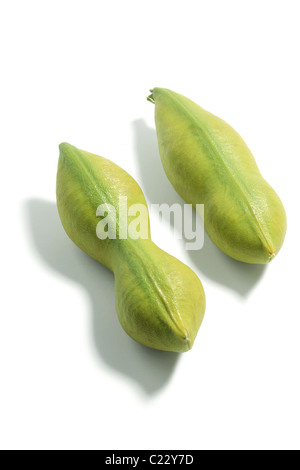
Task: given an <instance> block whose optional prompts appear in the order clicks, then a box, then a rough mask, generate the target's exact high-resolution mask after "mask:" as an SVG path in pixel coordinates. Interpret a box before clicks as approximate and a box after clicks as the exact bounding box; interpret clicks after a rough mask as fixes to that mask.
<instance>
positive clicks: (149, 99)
mask: <svg viewBox="0 0 300 470" xmlns="http://www.w3.org/2000/svg"><path fill="white" fill-rule="evenodd" d="M150 93H151V95H149V96H147V100H148V101H150V103H155V101H154V96H153V89H152V90H150Z"/></svg>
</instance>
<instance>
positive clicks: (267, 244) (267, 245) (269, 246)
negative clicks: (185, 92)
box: [165, 89, 275, 256]
mask: <svg viewBox="0 0 300 470" xmlns="http://www.w3.org/2000/svg"><path fill="white" fill-rule="evenodd" d="M165 91H166V92H167V94H169V96H171V98H172V99H174V100H175V101H176V102H177V103H178V105H179V106H180V107H181V108H182V109H183V110H184V111H185V112H186V114H187V115H188V116H189V117H190V118H191V119H192V121H194V122H196V120H195V118H194V116H193V115H192V114H191V112H190V111H189V110H188V109H187V107H186V106H185V105H184V104H183V103H181V102H180V101H179V100H178V98H177V97H176V96H175V97H174V96H173V94H171V93H170V91H169V90H168V89H165ZM218 119H220V118H218ZM197 126H199V124H198V123H197V122H196V128H197ZM201 130H202V132H203V134H204V135H205V137H206V138H207V140H208V141H209V143H210V144H211V146H212V148H213V150H214V153H215V155H216V156H217V157H219V158H220V160H221V162H222V163H223V165H224V167H225V168H226V170H227V172H228V174H229V175H230V176H231V178H232V180H233V181H234V183H235V184H236V186H237V187H238V189H239V190H240V192H241V194H242V195H243V197H244V200H245V201H246V204H247V206H248V208H249V210H250V212H251V213H252V215H253V217H254V219H255V221H256V224H257V227H258V230H259V232H260V236H259V238H260V240H261V242H262V243H263V245H264V246H265V248H266V249H267V251H268V253H269V254H270V255H273V256H274V251H275V250H274V247H273V244H272V241H271V240H270V239H269V238H268V236H267V235H266V233H265V231H264V229H263V227H262V225H264V224H263V222H262V220H261V219H260V217H259V216H258V215H257V213H256V211H255V209H254V207H253V205H252V204H251V202H250V200H249V195H248V194H247V191H246V190H245V188H243V187H242V186H241V184H240V183H239V181H238V178H237V175H236V172H235V171H234V170H233V169H232V168H230V166H228V165H227V164H226V161H225V159H224V158H223V156H222V155H223V151H222V150H221V149H220V146H219V145H218V144H217V143H216V141H215V139H214V138H213V137H212V136H211V134H210V133H209V131H208V130H207V129H205V127H204V126H203V127H201ZM245 145H246V144H245ZM258 235H259V234H258Z"/></svg>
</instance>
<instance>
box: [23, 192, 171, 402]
mask: <svg viewBox="0 0 300 470" xmlns="http://www.w3.org/2000/svg"><path fill="white" fill-rule="evenodd" d="M25 212H26V216H27V223H28V226H29V233H30V236H31V239H32V242H33V246H34V248H35V250H36V251H37V253H38V255H39V256H40V258H41V259H42V260H43V262H44V263H45V266H46V268H50V269H51V270H53V271H54V273H56V274H58V275H61V276H63V277H65V278H66V279H67V280H68V281H69V280H71V281H73V282H76V283H77V284H79V286H82V287H83V288H84V289H86V291H87V292H88V294H89V297H90V302H91V311H92V323H93V336H94V342H95V346H96V350H97V352H98V354H99V356H100V357H101V359H102V360H103V361H104V362H105V363H106V364H107V365H108V366H110V367H111V368H112V369H114V370H115V371H117V372H118V373H121V374H123V375H125V376H127V377H129V378H130V379H133V380H134V381H135V382H137V383H138V384H139V385H140V386H141V387H142V389H143V390H144V391H145V392H146V393H147V394H149V395H152V394H154V393H155V392H158V391H159V390H160V389H162V388H163V387H164V386H165V385H166V384H167V383H168V381H169V379H170V378H171V376H172V373H173V371H174V369H175V365H176V363H177V361H178V358H179V354H176V353H171V352H162V351H156V350H153V349H149V348H147V347H144V346H142V345H140V344H138V343H136V342H135V341H133V340H132V339H131V338H129V336H127V334H126V333H125V332H124V331H123V329H122V327H121V325H120V324H119V321H118V317H117V313H116V311H115V294H114V275H113V273H112V272H111V271H109V270H108V269H107V268H105V267H104V266H102V265H101V264H100V263H98V262H97V261H95V260H93V259H92V258H90V257H89V256H88V255H86V254H85V253H84V252H83V251H81V250H80V249H79V248H77V246H75V245H74V244H73V243H72V242H71V240H70V239H69V238H68V237H67V235H66V233H65V232H64V229H63V227H62V225H61V222H60V219H59V215H58V212H57V208H56V205H55V204H54V203H52V202H48V201H44V200H40V199H31V200H28V201H27V202H26V206H25ZM57 308H59V302H58V306H57ZM61 314H62V315H63V311H62V312H61Z"/></svg>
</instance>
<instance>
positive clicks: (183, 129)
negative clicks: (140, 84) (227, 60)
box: [148, 88, 286, 264]
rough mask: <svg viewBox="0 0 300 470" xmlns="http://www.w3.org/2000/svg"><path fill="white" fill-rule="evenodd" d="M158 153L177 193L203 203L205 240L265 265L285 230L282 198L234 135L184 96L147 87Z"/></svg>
mask: <svg viewBox="0 0 300 470" xmlns="http://www.w3.org/2000/svg"><path fill="white" fill-rule="evenodd" d="M151 92H152V93H151V95H150V96H149V97H148V100H149V101H151V102H152V103H155V123H156V131H157V138H158V145H159V152H160V156H161V159H162V163H163V166H164V169H165V172H166V174H167V176H168V178H169V180H170V181H171V183H172V184H173V186H174V188H175V190H176V191H177V192H178V193H179V195H180V196H181V197H182V198H183V199H184V200H185V201H186V202H188V203H189V204H193V206H194V207H195V208H196V205H197V204H204V205H205V228H206V231H207V233H208V235H209V237H210V238H211V240H212V241H213V242H214V243H215V244H216V245H217V246H218V247H219V248H220V249H221V250H222V251H223V252H224V253H226V254H227V255H229V256H231V257H232V258H235V259H237V260H239V261H244V262H246V263H253V264H265V263H268V262H269V261H271V260H272V259H273V258H274V257H275V255H276V254H277V253H278V252H279V250H280V248H281V246H282V244H283V241H284V238H285V233H286V214H285V210H284V207H283V205H282V202H281V201H280V199H279V197H278V196H277V194H276V193H275V191H274V190H273V189H272V188H271V186H270V185H269V184H268V183H267V182H266V180H265V179H264V178H263V177H262V175H261V173H260V172H259V169H258V167H257V164H256V162H255V160H254V158H253V156H252V154H251V152H250V150H249V148H248V147H247V145H246V144H245V142H244V141H243V139H242V138H241V137H240V136H239V134H238V133H237V132H236V131H235V130H234V129H232V127H230V126H229V125H228V124H227V123H226V122H225V121H223V120H222V119H219V118H218V117H216V116H214V115H213V114H211V113H209V112H207V111H205V110H204V109H202V108H201V107H200V106H198V105H197V104H196V103H194V102H193V101H191V100H189V99H188V98H186V97H184V96H182V95H179V94H178V93H174V92H173V91H171V90H168V89H165V88H154V89H153V90H151Z"/></svg>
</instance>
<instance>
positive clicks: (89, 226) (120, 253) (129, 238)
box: [57, 143, 205, 352]
mask: <svg viewBox="0 0 300 470" xmlns="http://www.w3.org/2000/svg"><path fill="white" fill-rule="evenodd" d="M124 198H127V199H126V201H127V202H126V204H127V206H128V214H129V217H128V220H127V221H126V224H124V220H125V219H124V213H123V212H124V211H123V210H122V205H120V201H124ZM136 204H139V206H138V209H139V210H140V216H139V219H138V221H139V225H140V233H143V238H137V237H134V236H133V235H134V230H133V228H134V227H135V226H136V217H135V216H134V211H131V210H132V208H134V207H135V208H137V206H134V205H136ZM103 205H104V208H106V210H103ZM57 206H58V211H59V215H60V218H61V221H62V224H63V226H64V228H65V230H66V232H67V234H68V235H69V237H70V238H71V240H73V242H74V243H76V245H77V246H79V247H80V248H81V249H82V250H84V251H85V252H86V253H88V254H89V255H90V256H92V257H93V258H95V259H96V260H97V261H99V262H100V263H102V264H104V265H105V266H107V267H108V268H109V269H111V270H112V271H113V272H114V275H115V296H116V310H117V314H118V317H119V320H120V323H121V325H122V327H123V328H124V330H125V331H126V332H127V333H128V335H129V336H131V337H132V338H133V339H134V340H136V341H138V342H139V343H142V344H144V345H146V346H149V347H151V348H155V349H161V350H166V351H175V352H183V351H187V350H189V349H190V348H191V347H192V345H193V342H194V340H195V337H196V335H197V332H198V329H199V327H200V325H201V323H202V320H203V317H204V312H205V295H204V291H203V287H202V284H201V282H200V280H199V278H198V277H197V276H196V274H195V273H194V272H193V271H192V270H191V269H190V268H189V267H187V266H186V265H184V264H183V263H181V262H180V261H179V260H177V259H176V258H173V257H172V256H170V255H169V254H167V253H165V252H164V251H162V250H161V249H160V248H158V247H157V246H156V245H155V244H154V243H153V242H152V240H151V238H150V229H149V215H148V208H147V204H146V201H145V198H144V195H143V193H142V191H141V189H140V187H139V185H138V184H137V183H136V181H135V180H134V179H133V178H132V177H131V176H130V175H129V174H128V173H126V171H124V170H122V168H120V167H119V166H117V165H115V164H114V163H112V162H111V161H109V160H107V159H105V158H102V157H99V156H97V155H93V154H91V153H88V152H84V151H81V150H78V149H77V148H75V147H73V146H71V145H69V144H66V143H64V144H61V145H60V157H59V163H58V173H57ZM100 206H101V207H102V210H101V211H100V210H99V207H100ZM114 208H115V209H116V210H114ZM130 208H131V209H130ZM143 208H144V210H142V209H143ZM106 214H107V215H106ZM132 214H133V215H132ZM125 215H127V211H126V214H125ZM101 217H102V219H101ZM103 217H104V218H105V219H106V220H105V221H106V222H107V225H108V227H107V228H108V232H105V230H103V222H104V218H103ZM125 218H126V217H125ZM101 224H102V225H101ZM109 227H110V228H109ZM111 228H114V229H115V233H113V231H111V232H110V229H111ZM106 234H107V235H106ZM100 301H101V299H99V302H100Z"/></svg>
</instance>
